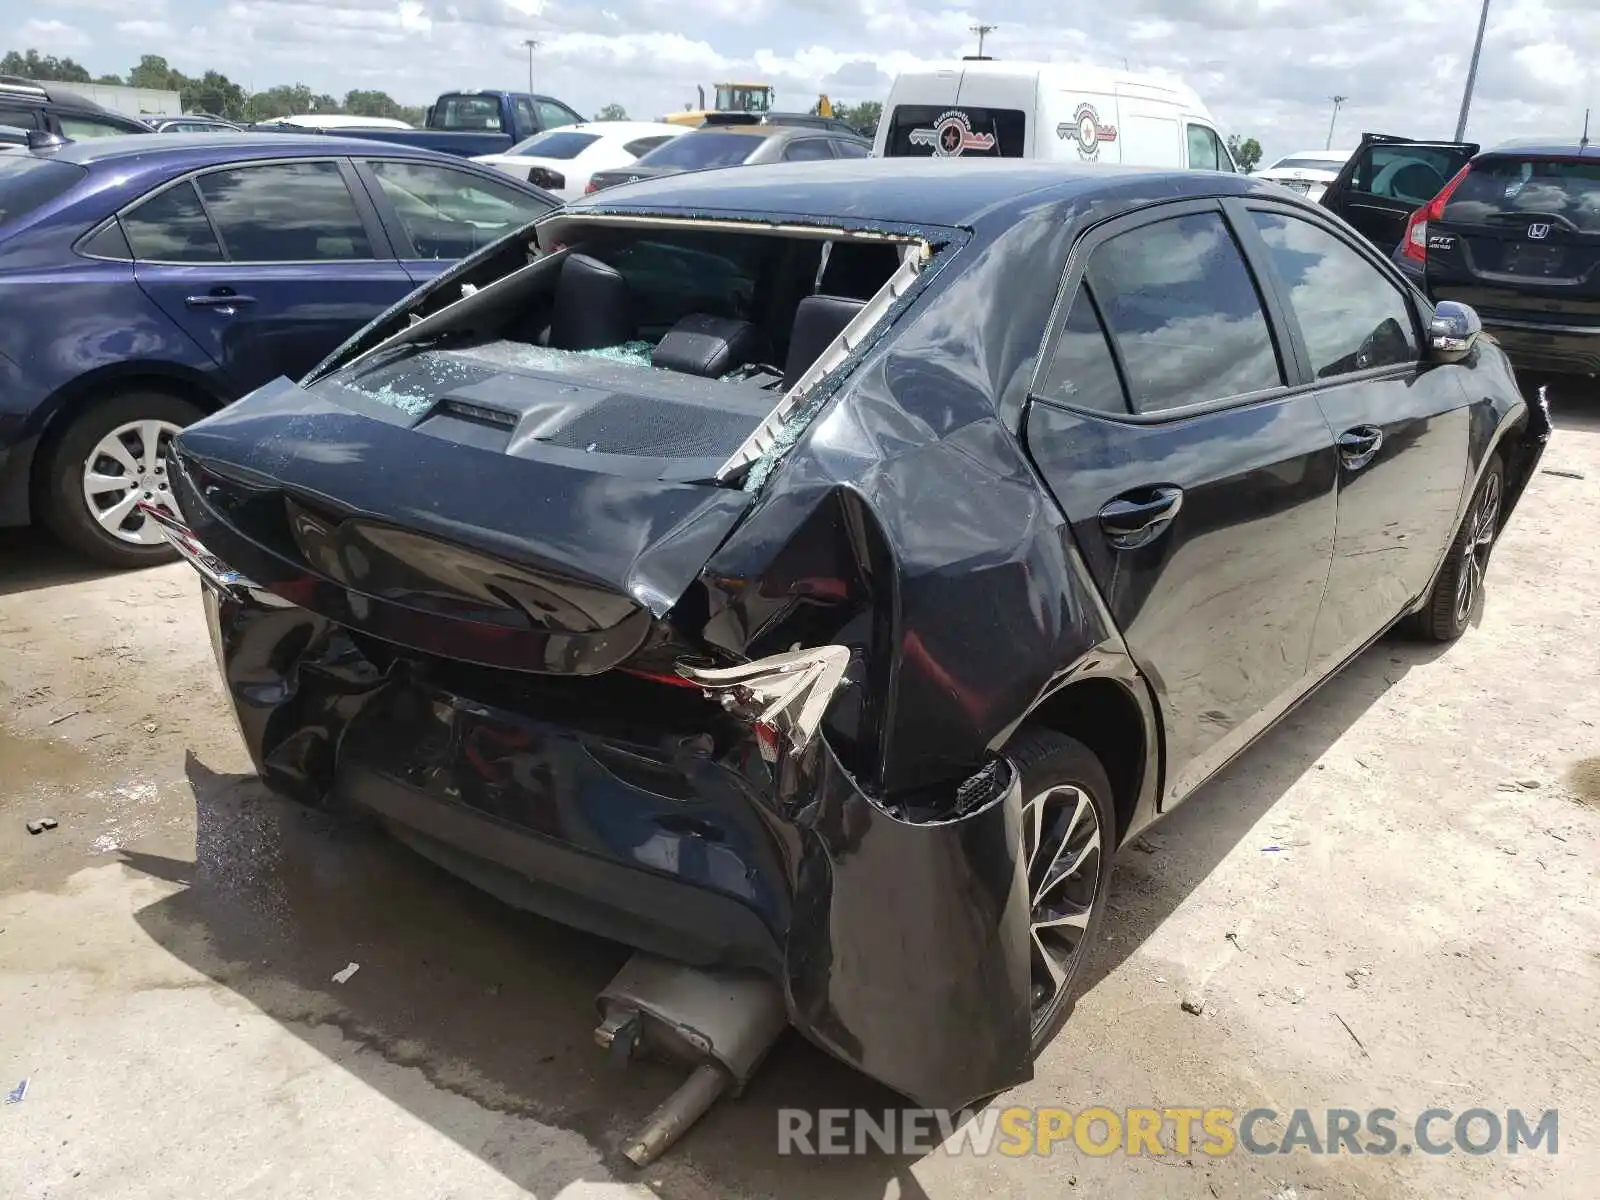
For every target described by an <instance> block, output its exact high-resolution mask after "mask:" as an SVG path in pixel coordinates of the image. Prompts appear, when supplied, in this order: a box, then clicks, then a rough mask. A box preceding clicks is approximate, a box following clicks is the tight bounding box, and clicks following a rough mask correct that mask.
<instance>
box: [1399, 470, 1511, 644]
mask: <svg viewBox="0 0 1600 1200" xmlns="http://www.w3.org/2000/svg"><path fill="white" fill-rule="evenodd" d="M1504 496H1505V470H1504V468H1503V467H1502V466H1501V463H1500V459H1499V457H1498V456H1497V457H1495V458H1493V459H1491V460H1490V461H1489V467H1488V469H1487V470H1485V471H1484V473H1483V478H1482V479H1481V480H1479V481H1478V490H1477V491H1475V492H1474V493H1473V494H1472V503H1470V504H1469V505H1467V515H1466V516H1465V517H1464V518H1462V521H1461V528H1460V529H1458V530H1457V531H1456V536H1455V541H1453V542H1451V543H1450V552H1449V554H1448V555H1447V556H1446V558H1445V562H1444V566H1443V567H1441V568H1440V570H1439V575H1438V578H1436V579H1435V580H1434V581H1433V590H1432V591H1430V592H1429V593H1428V602H1427V603H1426V604H1425V605H1424V606H1423V608H1422V611H1421V612H1419V613H1418V614H1417V615H1416V619H1415V620H1414V622H1413V626H1414V628H1415V629H1416V631H1417V633H1419V634H1420V635H1421V636H1423V637H1425V638H1428V639H1429V640H1431V641H1435V642H1453V641H1455V640H1456V638H1458V637H1460V636H1461V635H1462V634H1463V633H1465V632H1466V629H1467V625H1468V624H1469V623H1470V622H1471V620H1472V614H1473V613H1474V612H1475V611H1476V610H1477V608H1478V605H1479V603H1480V602H1481V601H1482V599H1483V580H1484V575H1485V573H1486V572H1487V571H1488V570H1489V555H1490V553H1491V552H1492V551H1493V550H1494V540H1495V537H1496V535H1498V534H1499V532H1500V506H1501V502H1502V500H1503V499H1504Z"/></svg>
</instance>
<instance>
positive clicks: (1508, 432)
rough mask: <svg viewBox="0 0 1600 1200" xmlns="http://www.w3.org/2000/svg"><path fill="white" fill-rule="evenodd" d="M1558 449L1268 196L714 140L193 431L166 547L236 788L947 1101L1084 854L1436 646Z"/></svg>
mask: <svg viewBox="0 0 1600 1200" xmlns="http://www.w3.org/2000/svg"><path fill="white" fill-rule="evenodd" d="M1549 431H1550V425H1549V418H1548V413H1547V411H1546V410H1545V408H1544V406H1543V402H1542V399H1541V400H1540V401H1539V402H1537V403H1531V404H1530V403H1528V402H1527V401H1525V400H1524V399H1523V397H1522V396H1521V394H1520V392H1519V390H1518V387H1517V384H1516V381H1515V380H1514V378H1513V375H1512V372H1511V370H1510V368H1509V367H1508V366H1507V363H1506V360H1505V358H1504V356H1503V355H1502V353H1501V351H1500V350H1499V349H1498V347H1497V346H1496V345H1495V344H1494V343H1493V341H1492V339H1491V338H1489V337H1488V336H1486V335H1483V334H1482V333H1481V330H1480V328H1479V326H1478V324H1477V320H1476V316H1475V314H1474V313H1473V312H1472V311H1471V310H1470V309H1468V308H1466V307H1464V306H1461V305H1452V304H1441V305H1439V306H1438V308H1437V309H1435V308H1434V307H1433V306H1431V305H1429V304H1428V303H1427V302H1426V301H1425V300H1424V299H1423V298H1422V297H1421V296H1420V295H1418V294H1417V293H1416V292H1414V291H1413V290H1412V289H1411V288H1410V287H1409V286H1408V285H1407V284H1406V283H1405V282H1404V280H1403V279H1401V278H1400V277H1399V276H1398V275H1397V274H1396V273H1395V271H1394V269H1393V267H1392V266H1391V265H1390V264H1389V263H1388V262H1386V261H1385V260H1384V259H1383V258H1382V257H1381V256H1380V255H1377V254H1375V253H1374V252H1373V251H1372V250H1371V248H1370V247H1369V246H1368V245H1367V244H1366V243H1365V241H1364V240H1363V239H1362V238H1361V237H1360V235H1358V234H1356V233H1354V232H1353V231H1352V230H1351V229H1350V228H1349V227H1348V226H1346V225H1344V224H1343V223H1342V222H1340V221H1339V220H1338V219H1337V218H1334V217H1331V216H1329V215H1328V214H1327V213H1326V212H1324V211H1322V210H1319V209H1318V208H1316V207H1314V206H1312V205H1309V204H1306V203H1302V202H1300V201H1298V200H1297V199H1295V198H1294V197H1292V196H1290V195H1288V194H1286V193H1285V192H1284V191H1283V190H1282V189H1281V188H1278V187H1276V186H1274V185H1272V184H1267V183H1261V182H1258V181H1254V180H1251V179H1249V178H1246V177H1242V176H1235V175H1228V176H1222V175H1213V174H1205V173H1193V172H1181V173H1180V172H1159V171H1135V170H1122V169H1115V168H1105V167H1097V168H1085V169H1083V170H1080V171H1072V170H1064V169H1062V168H1059V167H1055V166H1049V165H1039V164H1022V163H1017V164H1007V165H1001V164H995V163H974V164H970V165H969V164H963V163H948V162H938V163H924V162H912V161H901V160H894V161H860V162H836V163H818V164H802V165H787V166H783V167H775V168H746V169H743V170H740V171H738V172H706V173H701V174H694V175H689V176H683V177H678V178H673V179H668V180H664V181H660V182H646V183H643V184H640V185H638V186H635V187H631V188H628V189H626V190H625V191H620V190H619V191H618V192H617V193H615V194H609V195H608V194H601V195H599V196H596V197H594V198H593V199H592V200H590V201H588V202H583V203H579V204H576V205H573V206H571V207H569V208H566V209H563V210H560V211H558V212H557V213H555V214H553V215H551V216H549V217H547V218H545V219H543V220H541V221H540V222H538V223H536V224H535V225H533V226H531V227H530V228H528V229H526V230H524V231H522V232H521V233H520V234H519V235H517V236H514V237H512V238H510V239H507V240H503V241H501V242H499V243H497V244H496V245H495V246H494V247H491V248H490V249H489V250H488V251H486V252H483V253H480V254H478V255H477V256H475V257H474V258H472V259H469V260H467V261H465V262H464V263H462V264H461V265H460V266H459V267H457V268H456V269H454V270H453V271H451V272H449V273H448V274H446V275H445V276H443V277H441V278H440V279H439V280H437V281H436V282H435V283H433V284H431V285H430V286H428V287H426V288H424V289H423V290H422V291H420V292H418V293H416V294H415V295H414V296H413V297H411V299H410V300H409V301H407V302H406V303H405V304H404V305H402V306H400V307H399V308H397V309H395V310H394V311H392V312H391V313H389V314H388V315H386V316H385V317H383V318H381V319H380V320H379V321H378V322H376V323H375V324H373V325H372V326H371V327H369V328H368V329H367V330H366V331H365V332H363V333H362V334H361V335H359V336H358V337H357V338H355V339H353V340H352V341H351V342H350V343H349V344H348V345H347V346H345V347H344V348H342V349H341V350H340V351H338V352H337V353H336V354H334V355H333V356H332V357H331V358H330V359H329V360H328V361H327V362H326V363H324V364H323V365H322V366H321V367H319V368H318V369H317V370H316V371H314V372H313V373H312V374H311V375H310V376H309V377H307V378H306V379H305V380H303V381H301V382H299V383H294V382H290V381H289V380H280V381H278V382H277V383H276V384H273V385H270V386H268V387H266V388H263V389H262V390H260V391H258V392H256V393H255V394H253V395H251V396H249V397H247V398H246V399H245V400H243V401H241V402H239V403H238V404H235V405H233V406H232V407H230V408H228V409H226V410H225V411H223V412H221V413H219V414H217V415H215V416H212V417H210V418H208V419H206V420H204V421H202V422H200V423H199V424H197V425H194V426H192V427H191V428H189V429H187V430H185V431H184V432H183V433H182V434H181V436H179V437H178V438H177V439H176V441H175V444H174V450H173V462H172V474H173V477H174V479H175V481H176V488H177V495H178V500H179V505H180V507H181V509H182V512H183V515H184V518H185V520H186V525H187V527H186V528H185V527H183V526H181V525H179V524H177V523H176V522H174V523H172V526H171V530H170V533H171V536H172V537H173V538H174V539H175V540H176V541H177V542H178V543H179V545H180V547H181V548H183V549H184V551H185V553H186V555H187V557H188V558H189V559H190V561H191V562H193V563H194V564H195V565H196V567H197V568H198V569H199V570H200V571H201V573H202V575H203V576H204V578H205V580H206V586H205V598H206V605H207V611H208V615H209V620H210V625H211V630H212V635H213V638H214V642H215V648H216V652H217V657H218V659H219V662H220V664H221V668H222V672H223V675H224V677H225V680H226V686H227V689H228V692H229V693H230V695H231V697H232V700H233V704H234V707H235V710H236V712H237V716H238V722H239V725H240V728H241V730H242V732H243V735H244V739H245V741H246V743H247V744H248V746H249V750H250V753H251V754H252V756H253V758H254V760H255V763H256V766H257V768H258V769H259V771H260V773H261V776H262V778H263V779H264V780H265V781H266V782H267V783H268V784H269V785H270V786H271V787H272V788H273V789H275V790H276V791H278V792H280V793H282V794H284V795H286V796H289V797H292V798H294V799H295V800H298V801H302V802H304V803H306V804H312V805H319V806H328V807H334V808H342V809H350V810H356V811H359V812H362V813H365V814H368V815H371V816H375V817H376V818H377V819H379V820H381V821H382V822H383V823H384V824H385V825H387V826H388V827H389V828H390V829H392V830H393V832H394V833H396V834H397V835H398V836H399V837H400V838H402V839H403V840H404V841H405V842H407V843H408V844H410V845H412V846H413V847H415V848H416V849H418V850H419V851H421V852H422V853H424V854H426V855H428V856H429V857H431V858H433V859H435V860H436V861H438V862H439V863H442V864H444V865H445V866H446V867H448V868H449V869H451V870H453V871H456V872H458V873H459V874H461V875H463V876H465V877H466V878H468V879H470V880H473V881H474V882H476V883H477V884H479V885H481V886H482V887H484V888H486V889H488V890H490V891H492V892H494V893H496V894H497V895H499V896H502V897H503V898H505V899H506V900H507V901H509V902H511V903H513V904H516V905H520V906H523V907H526V908H528V909H532V910H535V911H537V912H540V913H543V914H545V915H547V916H549V917H551V918H553V919H555V920H557V921H561V922H565V923H567V924H570V925H574V926H578V927H581V928H584V929H587V930H591V931H594V932H596V933H599V934H602V935H604V936H606V937H609V938H614V939H616V940H618V941H620V942H623V943H626V944H628V945H631V946H633V947H636V948H638V949H639V950H640V951H643V952H646V953H647V954H648V955H649V956H651V958H650V961H651V962H659V961H663V960H664V961H667V962H670V963H675V964H683V965H687V966H688V967H689V968H692V969H693V970H695V971H698V972H701V973H709V975H710V976H714V977H717V978H734V977H737V978H754V979H756V980H760V981H763V982H762V984H761V986H762V987H765V988H766V989H767V990H768V993H769V994H770V995H771V996H773V997H775V998H776V999H775V1000H774V1001H773V1003H774V1004H776V1005H777V1011H778V1014H779V1023H780V1025H781V1023H782V1022H784V1021H786V1022H787V1023H789V1024H792V1025H793V1026H795V1027H797V1028H798V1029H799V1030H801V1031H802V1032H803V1033H804V1034H805V1036H806V1037H808V1038H810V1039H811V1040H812V1041H814V1042H815V1043H817V1044H818V1045H820V1046H822V1047H824V1048H825V1049H827V1050H828V1051H830V1052H831V1053H833V1054H835V1055H837V1056H838V1057H840V1058H842V1059H844V1060H846V1061H847V1062H850V1063H852V1064H854V1065H855V1066H857V1067H859V1068H860V1069H861V1070H862V1071H864V1072H866V1073H867V1074H868V1075H871V1076H873V1077H875V1078H877V1079H879V1080H881V1081H883V1082H884V1083H886V1084H888V1085H889V1086H891V1087H893V1088H895V1089H897V1090H898V1091H900V1092H902V1093H904V1094H905V1095H907V1096H909V1097H911V1098H913V1099H914V1100H915V1101H916V1102H918V1103H920V1104H924V1105H930V1106H941V1107H943V1106H951V1107H953V1106H957V1105H961V1104H964V1103H967V1102H970V1101H972V1100H974V1099H976V1098H979V1097H983V1096H987V1095H991V1094H993V1093H995V1092H997V1091H999V1090H1002V1089H1004V1088H1006V1087H1008V1086H1010V1085H1013V1084H1016V1083H1019V1082H1021V1081H1023V1080H1026V1079H1027V1078H1029V1076H1030V1074H1031V1070H1032V1066H1031V1064H1032V1061H1033V1059H1034V1056H1035V1055H1036V1054H1037V1053H1038V1051H1039V1050H1040V1048H1041V1047H1042V1046H1043V1045H1044V1044H1045V1043H1046V1042H1047V1041H1048V1039H1049V1038H1050V1037H1051V1035H1052V1034H1053V1032H1054V1031H1055V1029H1056V1028H1057V1027H1058V1025H1059V1023H1060V1021H1061V1019H1062V1018H1063V1017H1064V1015H1065V1013H1066V1011H1067V1008H1068V1006H1069V1003H1070V997H1071V993H1072V985H1073V978H1074V974H1075V972H1076V970H1077V968H1078V966H1079V964H1080V963H1081V961H1082V959H1083V956H1084V952H1085V947H1086V946H1087V945H1088V944H1089V943H1090V942H1091V941H1092V940H1093V938H1094V936H1095V932H1096V929H1097V927H1098V925H1099V923H1100V920H1101V918H1102V915H1103V913H1104V911H1105V905H1106V893H1107V884H1108V881H1109V879H1110V875H1111V861H1112V857H1113V854H1114V852H1115V850H1116V849H1117V847H1118V846H1119V845H1121V844H1122V843H1124V842H1125V841H1126V840H1127V839H1128V838H1129V837H1130V836H1131V835H1132V834H1133V833H1135V832H1136V831H1138V830H1139V829H1140V828H1141V827H1143V826H1144V825H1146V824H1147V823H1148V822H1150V821H1151V820H1152V819H1153V818H1155V817H1156V816H1157V815H1158V814H1160V813H1162V812H1164V811H1167V810H1169V809H1170V808H1171V807H1172V806H1173V805H1175V804H1177V803H1178V802H1180V801H1181V800H1183V799H1184V798H1185V797H1187V796H1188V795H1190V794H1191V793H1192V792H1194V790H1195V789H1196V788H1197V787H1198V786H1199V785H1200V784H1201V783H1202V782H1204V781H1205V780H1206V779H1207V778H1208V777H1210V776H1211V775H1213V774H1214V773H1215V772H1216V771H1217V770H1218V769H1219V768H1220V767H1221V766H1222V765H1223V764H1224V763H1226V762H1227V761H1228V760H1229V759H1231V758H1232V757H1233V756H1235V755H1236V754H1238V753H1239V752H1240V751H1241V750H1243V749H1244V748H1245V747H1246V746H1247V745H1248V744H1249V743H1250V742H1251V741H1253V740H1254V739H1255V738H1256V737H1257V736H1259V735H1260V734H1261V733H1262V732H1263V731H1264V730H1265V729H1266V728H1267V727H1268V726H1269V725H1270V724H1271V723H1272V722H1273V721H1274V720H1275V719H1276V718H1278V717H1279V716H1281V715H1282V714H1283V713H1284V712H1286V711H1287V710H1288V709H1289V708H1290V707H1291V706H1292V705H1294V704H1295V703H1296V702H1297V701H1299V700H1300V699H1301V698H1302V697H1304V696H1305V695H1306V694H1307V693H1308V692H1309V691H1310V690H1311V689H1312V688H1314V687H1315V686H1316V685H1317V684H1318V683H1319V682H1321V681H1322V680H1324V679H1326V678H1328V677H1329V676H1330V675H1331V674H1332V673H1333V672H1335V671H1337V670H1338V669H1339V667H1340V666H1341V665H1342V664H1344V663H1346V662H1348V661H1350V660H1351V659H1352V658H1353V657H1355V656H1356V655H1358V654H1359V653H1360V652H1361V651H1362V650H1363V648H1365V647H1366V646H1367V645H1368V644H1369V643H1371V642H1372V641H1373V640H1374V639H1376V638H1378V637H1379V636H1380V635H1382V634H1383V633H1384V632H1385V631H1386V630H1388V629H1389V628H1390V627H1391V626H1393V625H1395V624H1396V623H1399V622H1405V623H1407V624H1408V625H1409V626H1410V627H1412V628H1413V629H1414V630H1415V631H1416V632H1418V633H1420V634H1421V635H1423V636H1426V637H1431V638H1434V639H1439V640H1448V639H1451V638H1454V637H1456V636H1459V635H1460V634H1461V633H1462V632H1463V630H1464V629H1465V628H1466V627H1467V626H1468V624H1469V623H1470V622H1471V621H1472V619H1473V617H1474V614H1475V612H1476V609H1477V606H1478V604H1479V603H1480V597H1481V594H1482V581H1483V574H1484V568H1485V567H1486V565H1487V563H1488V560H1489V555H1490V552H1491V550H1492V548H1493V546H1494V542H1495V538H1496V536H1497V534H1498V533H1499V531H1500V530H1501V529H1502V527H1503V526H1504V524H1505V521H1506V519H1507V517H1508V516H1509V514H1510V513H1511V511H1512V509H1513V507H1514V506H1515V504H1516V503H1517V500H1518V498H1519V497H1520V495H1521V493H1522V491H1523V488H1524V486H1525V484H1526V483H1527V481H1528V479H1529V476H1530V474H1531V473H1532V471H1533V470H1534V468H1535V465H1536V463H1537V462H1538V459H1539V457H1540V455H1541V453H1542V452H1543V447H1544V443H1545V441H1546V439H1547V438H1548V436H1549ZM718 973H720V974H718ZM623 990H624V991H626V989H623ZM638 1007H648V1006H638ZM626 1011H632V1010H625V1013H624V1017H623V1018H619V1019H616V1020H613V1021H610V1022H608V1025H609V1028H610V1033H609V1034H608V1038H609V1039H615V1038H622V1037H631V1036H634V1034H636V1033H637V1028H636V1027H634V1028H631V1029H630V1027H629V1025H628V1020H627V1019H626ZM693 1024H694V1023H693V1021H692V1020H691V1021H686V1022H684V1026H685V1027H686V1028H687V1027H690V1026H693ZM679 1032H680V1033H682V1032H683V1030H682V1029H680V1031H679ZM701 1032H702V1034H704V1039H703V1040H705V1041H714V1040H715V1039H714V1037H713V1036H712V1035H711V1034H710V1033H709V1032H707V1031H706V1029H704V1028H702V1030H701ZM685 1036H686V1037H687V1038H688V1041H690V1042H694V1037H693V1036H689V1035H687V1034H686V1035H685ZM752 1036H753V1035H752ZM756 1040H759V1039H756ZM758 1052H759V1047H758V1048H757V1050H756V1051H755V1052H753V1053H758ZM743 1061H744V1066H745V1067H748V1065H750V1063H749V1061H748V1059H747V1060H743ZM730 1062H731V1059H725V1060H724V1066H727V1067H728V1069H729V1070H731V1071H733V1073H734V1074H735V1075H736V1076H738V1075H739V1074H740V1073H741V1072H740V1067H739V1066H737V1065H732V1066H730V1065H729V1063H730ZM738 1081H739V1080H738V1079H735V1082H738Z"/></svg>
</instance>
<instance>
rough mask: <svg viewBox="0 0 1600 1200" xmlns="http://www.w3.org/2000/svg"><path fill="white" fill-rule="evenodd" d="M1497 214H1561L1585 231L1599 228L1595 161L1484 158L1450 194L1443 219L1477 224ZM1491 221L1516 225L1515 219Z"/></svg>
mask: <svg viewBox="0 0 1600 1200" xmlns="http://www.w3.org/2000/svg"><path fill="white" fill-rule="evenodd" d="M1500 213H1510V214H1512V215H1513V216H1514V217H1520V216H1523V215H1526V216H1528V217H1529V218H1533V217H1540V216H1543V217H1561V218H1564V219H1566V220H1568V221H1571V222H1572V223H1573V224H1574V225H1576V226H1577V227H1578V228H1579V229H1581V230H1583V231H1584V232H1585V233H1596V232H1600V162H1563V161H1560V160H1552V159H1536V158H1491V159H1485V160H1484V161H1482V162H1479V163H1476V164H1474V165H1473V168H1472V170H1470V171H1468V172H1467V177H1466V178H1465V179H1463V180H1462V181H1461V182H1460V184H1459V185H1457V187H1456V190H1455V191H1454V192H1453V193H1451V196H1450V203H1449V204H1447V205H1445V209H1444V219H1445V220H1446V221H1448V222H1461V223H1463V224H1468V225H1476V224H1479V223H1481V222H1484V221H1491V220H1493V219H1494V218H1495V217H1496V216H1497V215H1498V214H1500ZM1495 223H1496V224H1501V225H1505V226H1506V227H1508V228H1512V229H1515V228H1516V227H1517V222H1515V221H1497V222H1495ZM1555 224H1559V222H1555Z"/></svg>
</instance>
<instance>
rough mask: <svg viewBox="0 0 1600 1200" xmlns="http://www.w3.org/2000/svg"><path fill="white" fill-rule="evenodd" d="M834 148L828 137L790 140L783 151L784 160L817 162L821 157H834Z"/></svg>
mask: <svg viewBox="0 0 1600 1200" xmlns="http://www.w3.org/2000/svg"><path fill="white" fill-rule="evenodd" d="M832 157H833V149H832V147H830V146H829V145H828V139H827V138H804V139H802V140H800V141H797V142H790V143H789V144H788V146H786V147H785V148H784V151H783V161H784V162H815V161H816V160H817V159H819V158H832Z"/></svg>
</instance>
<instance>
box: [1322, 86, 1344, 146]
mask: <svg viewBox="0 0 1600 1200" xmlns="http://www.w3.org/2000/svg"><path fill="white" fill-rule="evenodd" d="M1348 99H1350V97H1349V96H1334V97H1332V100H1333V116H1331V117H1329V118H1328V140H1327V142H1326V143H1325V144H1324V145H1323V147H1322V148H1323V149H1324V150H1332V149H1333V126H1334V124H1335V122H1337V121H1338V120H1339V109H1340V108H1341V107H1342V106H1343V105H1344V102H1345V101H1346V100H1348Z"/></svg>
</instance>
